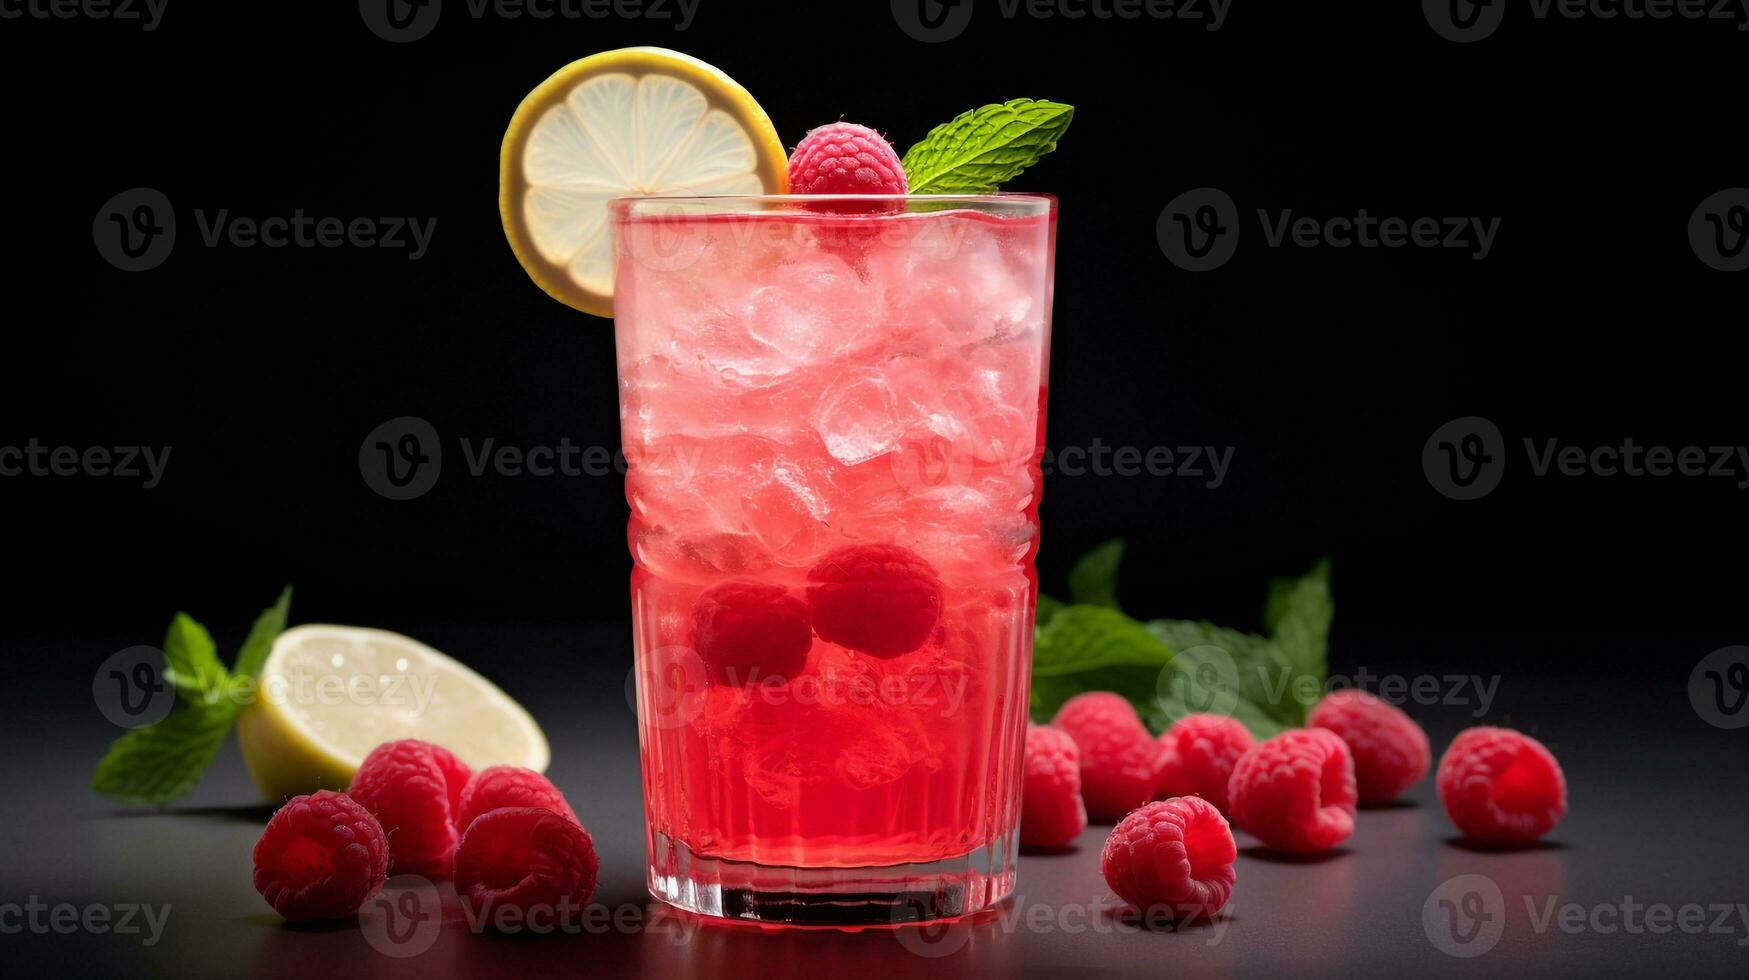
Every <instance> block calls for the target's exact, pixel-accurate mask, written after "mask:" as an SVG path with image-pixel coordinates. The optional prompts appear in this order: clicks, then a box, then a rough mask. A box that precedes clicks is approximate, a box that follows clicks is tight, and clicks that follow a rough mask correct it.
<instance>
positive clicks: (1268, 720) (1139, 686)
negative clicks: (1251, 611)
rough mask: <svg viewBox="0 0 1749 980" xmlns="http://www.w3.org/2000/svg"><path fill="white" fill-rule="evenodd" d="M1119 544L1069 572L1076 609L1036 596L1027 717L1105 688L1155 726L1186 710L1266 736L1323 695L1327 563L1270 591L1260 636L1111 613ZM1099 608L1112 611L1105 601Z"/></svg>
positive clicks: (1293, 722) (1329, 608) (1329, 606)
mask: <svg viewBox="0 0 1749 980" xmlns="http://www.w3.org/2000/svg"><path fill="white" fill-rule="evenodd" d="M1121 554H1122V544H1121V542H1108V543H1106V544H1104V545H1101V546H1100V547H1099V548H1096V549H1094V551H1093V552H1091V553H1089V554H1088V555H1087V556H1085V557H1083V558H1082V559H1081V560H1080V561H1079V562H1077V563H1076V565H1075V568H1074V570H1073V571H1071V573H1070V590H1071V592H1072V593H1073V594H1075V595H1076V597H1077V599H1079V600H1084V601H1081V602H1078V603H1077V604H1075V605H1068V606H1065V605H1062V604H1061V603H1058V602H1056V601H1055V600H1052V599H1050V598H1049V597H1048V596H1045V595H1042V594H1041V595H1040V596H1039V603H1040V605H1039V608H1040V610H1041V612H1040V615H1039V617H1038V620H1037V622H1038V625H1037V628H1036V629H1035V630H1034V638H1033V688H1032V699H1031V710H1032V714H1033V717H1034V718H1035V719H1040V720H1042V719H1044V718H1047V717H1049V715H1050V714H1052V713H1054V712H1055V711H1056V709H1057V707H1059V706H1060V705H1061V704H1062V703H1063V702H1064V701H1066V700H1068V699H1069V698H1070V697H1073V696H1074V695H1076V694H1079V693H1081V692H1083V691H1114V692H1116V693H1118V694H1120V695H1122V696H1123V697H1125V698H1128V699H1129V700H1130V701H1131V702H1133V703H1134V704H1135V705H1136V710H1137V712H1138V713H1140V714H1141V716H1142V720H1143V721H1145V722H1146V723H1147V724H1148V725H1149V726H1150V727H1152V728H1154V729H1155V730H1162V729H1164V728H1166V727H1167V726H1169V725H1171V724H1172V722H1174V721H1176V720H1177V719H1179V718H1182V717H1184V716H1185V715H1187V714H1192V713H1196V712H1214V713H1217V714H1225V715H1230V716H1232V717H1233V718H1235V719H1237V720H1238V721H1239V722H1240V723H1242V724H1244V725H1245V726H1246V727H1247V728H1249V729H1250V730H1251V732H1252V734H1253V735H1255V736H1257V737H1259V738H1267V737H1268V736H1270V735H1274V734H1276V733H1277V732H1280V731H1281V730H1283V729H1285V728H1293V727H1298V726H1300V725H1304V724H1305V720H1306V713H1307V711H1309V710H1310V708H1311V706H1312V705H1313V704H1316V703H1317V700H1318V698H1319V697H1320V696H1322V694H1323V688H1324V680H1325V676H1326V671H1327V661H1328V646H1329V635H1330V623H1331V620H1332V618H1333V616H1334V611H1335V606H1334V604H1333V602H1332V601H1331V597H1330V562H1329V560H1328V559H1325V560H1323V561H1320V562H1319V563H1318V564H1317V565H1316V566H1314V567H1313V569H1312V570H1311V571H1310V572H1308V573H1307V574H1306V575H1304V576H1301V577H1300V578H1297V579H1283V580H1280V581H1277V582H1274V583H1272V584H1271V587H1270V592H1269V598H1268V601H1267V603H1266V606H1265V610H1264V622H1265V624H1266V625H1267V627H1268V629H1269V631H1270V635H1268V636H1259V635H1257V634H1255V633H1247V632H1244V631H1242V630H1234V629H1226V628H1224V627H1220V626H1216V625H1215V624H1213V623H1210V622H1207V621H1201V620H1180V619H1157V620H1153V621H1151V622H1148V623H1141V622H1137V621H1136V620H1135V619H1132V618H1131V617H1129V616H1126V615H1124V614H1123V613H1122V612H1120V611H1118V610H1117V609H1116V608H1115V598H1116V597H1115V593H1116V580H1117V572H1116V569H1117V565H1118V561H1119V559H1120V558H1121ZM1107 602H1109V603H1110V605H1107V604H1105V603H1107Z"/></svg>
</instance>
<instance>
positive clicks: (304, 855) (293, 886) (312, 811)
mask: <svg viewBox="0 0 1749 980" xmlns="http://www.w3.org/2000/svg"><path fill="white" fill-rule="evenodd" d="M388 866H389V842H388V839H387V838H386V837H385V836H384V835H383V827H382V824H379V823H377V818H375V817H373V816H371V815H370V811H368V810H366V809H365V808H364V807H362V806H359V805H358V803H356V802H354V801H353V800H352V799H351V798H350V797H348V796H346V795H345V794H342V793H334V792H330V791H328V790H325V789H324V790H318V791H316V792H314V793H311V794H310V795H308V796H294V797H292V798H291V799H289V800H287V801H286V803H285V805H284V806H282V807H280V808H279V812H277V813H275V814H274V815H273V819H271V820H269V821H267V829H266V830H264V831H262V832H261V839H260V840H258V841H256V842H255V890H256V891H258V892H260V893H261V897H262V898H265V899H267V904H269V905H271V906H273V910H274V911H275V912H278V913H279V914H280V915H283V916H285V917H286V918H287V919H290V920H292V921H298V920H301V919H338V918H342V917H344V916H348V915H351V914H352V913H354V912H357V911H358V908H359V906H361V905H363V904H364V902H365V899H368V898H370V897H371V896H372V895H374V894H376V891H377V889H379V888H381V887H382V886H383V878H384V877H385V876H386V875H387V873H388Z"/></svg>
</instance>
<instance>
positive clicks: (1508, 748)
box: [1435, 725, 1567, 845]
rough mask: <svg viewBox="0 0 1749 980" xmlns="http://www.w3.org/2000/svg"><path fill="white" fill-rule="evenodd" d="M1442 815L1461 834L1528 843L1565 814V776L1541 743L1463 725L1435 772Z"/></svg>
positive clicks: (1485, 727)
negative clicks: (1437, 771)
mask: <svg viewBox="0 0 1749 980" xmlns="http://www.w3.org/2000/svg"><path fill="white" fill-rule="evenodd" d="M1435 781H1436V783H1437V784H1438V789H1439V802H1440V803H1441V804H1443V805H1444V807H1445V815H1446V816H1448V817H1450V818H1451V822H1452V823H1453V824H1455V825H1456V826H1457V829H1459V830H1461V831H1463V833H1464V836H1465V837H1468V838H1470V839H1471V840H1476V841H1482V842H1484V843H1489V844H1503V845H1505V844H1528V843H1530V842H1531V841H1534V840H1536V839H1537V838H1539V837H1541V836H1543V835H1544V834H1546V833H1548V832H1549V831H1550V830H1553V829H1554V826H1555V824H1556V823H1558V822H1560V819H1561V818H1562V817H1564V816H1566V814H1567V777H1566V776H1565V775H1564V774H1563V773H1562V772H1561V764H1560V763H1559V762H1556V761H1555V756H1554V753H1552V752H1550V751H1549V750H1548V747H1547V746H1545V745H1543V743H1541V742H1539V741H1537V740H1536V739H1534V738H1531V737H1530V736H1529V735H1525V734H1523V733H1521V732H1515V731H1513V730H1512V729H1510V728H1494V727H1491V726H1488V725H1483V726H1479V727H1476V728H1466V729H1464V730H1463V731H1461V732H1459V733H1458V735H1457V737H1456V738H1454V739H1452V740H1451V745H1450V746H1448V747H1447V748H1446V750H1445V754H1444V755H1442V756H1440V759H1439V773H1438V775H1437V776H1435Z"/></svg>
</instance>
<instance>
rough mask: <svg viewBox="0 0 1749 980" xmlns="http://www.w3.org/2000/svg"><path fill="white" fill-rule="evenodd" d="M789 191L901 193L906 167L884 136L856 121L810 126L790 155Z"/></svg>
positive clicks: (806, 192) (800, 192) (815, 192)
mask: <svg viewBox="0 0 1749 980" xmlns="http://www.w3.org/2000/svg"><path fill="white" fill-rule="evenodd" d="M789 190H790V193H791V194H903V193H905V168H904V167H903V166H902V165H900V163H899V154H897V153H895V152H893V144H891V143H888V142H887V141H886V139H885V137H883V136H881V134H879V133H877V132H875V131H874V130H872V129H870V128H868V127H867V126H858V125H857V124H855V123H847V122H837V123H832V124H831V125H829V126H821V127H820V128H818V129H815V130H811V131H810V132H809V133H808V135H807V136H805V137H803V138H802V141H801V142H800V143H798V144H796V151H795V152H794V153H792V154H790V158H789Z"/></svg>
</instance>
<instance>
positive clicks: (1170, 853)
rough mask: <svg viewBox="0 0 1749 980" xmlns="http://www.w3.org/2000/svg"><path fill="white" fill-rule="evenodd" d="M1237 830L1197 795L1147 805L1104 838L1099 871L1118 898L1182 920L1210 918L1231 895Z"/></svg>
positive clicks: (1124, 819) (1139, 907)
mask: <svg viewBox="0 0 1749 980" xmlns="http://www.w3.org/2000/svg"><path fill="white" fill-rule="evenodd" d="M1238 853H1239V852H1238V848H1237V847H1236V846H1234V844H1233V831H1232V829H1231V828H1230V827H1228V826H1227V821H1226V819H1225V818H1224V817H1222V816H1221V812H1220V811H1219V810H1217V809H1215V806H1214V804H1212V803H1210V802H1208V801H1207V800H1204V799H1202V798H1200V797H1196V796H1180V797H1177V798H1176V799H1171V800H1165V801H1162V802H1158V803H1149V804H1148V805H1147V806H1144V807H1142V808H1141V809H1139V810H1137V811H1135V812H1134V813H1131V814H1130V815H1129V816H1127V817H1125V818H1123V822H1121V823H1119V824H1118V825H1117V826H1116V827H1113V828H1112V830H1111V836H1110V837H1107V838H1106V839H1105V849H1104V850H1103V851H1101V852H1100V854H1099V870H1100V871H1101V873H1103V874H1104V875H1105V883H1106V884H1108V885H1110V886H1111V890H1112V891H1114V892H1116V893H1117V896H1118V897H1119V898H1121V899H1123V900H1124V901H1126V902H1128V903H1130V905H1132V906H1134V907H1135V908H1137V909H1139V910H1141V911H1143V912H1147V911H1149V910H1152V909H1160V908H1164V909H1166V910H1167V911H1169V912H1170V913H1171V914H1172V916H1173V918H1175V919H1179V920H1181V921H1192V920H1196V919H1206V918H1208V917H1209V916H1212V915H1214V914H1215V913H1216V912H1219V911H1220V910H1221V906H1223V905H1226V904H1227V899H1228V898H1230V897H1232V894H1233V880H1234V874H1233V860H1234V859H1235V858H1236V857H1238Z"/></svg>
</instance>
